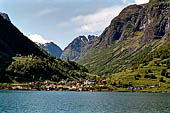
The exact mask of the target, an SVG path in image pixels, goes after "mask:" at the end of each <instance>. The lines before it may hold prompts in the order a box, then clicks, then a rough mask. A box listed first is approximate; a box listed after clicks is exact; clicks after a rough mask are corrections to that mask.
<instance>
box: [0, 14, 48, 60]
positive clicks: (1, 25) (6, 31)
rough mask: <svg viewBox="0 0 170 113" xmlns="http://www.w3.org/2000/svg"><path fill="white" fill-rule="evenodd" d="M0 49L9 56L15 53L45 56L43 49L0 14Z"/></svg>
mask: <svg viewBox="0 0 170 113" xmlns="http://www.w3.org/2000/svg"><path fill="white" fill-rule="evenodd" d="M0 51H2V52H5V53H6V54H8V55H10V56H15V55H16V54H22V55H31V54H35V55H37V56H43V57H46V56H47V53H46V52H45V51H44V50H41V49H40V48H39V47H38V46H37V45H36V44H35V43H34V42H32V41H30V40H29V39H28V38H27V37H25V36H24V35H23V34H22V33H21V32H20V31H19V30H18V29H17V28H16V27H15V26H14V25H13V24H12V23H11V22H9V21H8V20H6V19H4V17H2V16H0Z"/></svg>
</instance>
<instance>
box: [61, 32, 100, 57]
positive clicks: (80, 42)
mask: <svg viewBox="0 0 170 113" xmlns="http://www.w3.org/2000/svg"><path fill="white" fill-rule="evenodd" d="M95 38H97V36H95V35H83V36H79V37H77V38H75V39H74V40H73V41H72V42H71V43H70V44H69V45H68V46H67V47H66V48H65V49H64V51H63V53H62V55H61V57H60V58H61V59H63V60H67V59H69V60H77V59H78V58H79V57H80V56H83V55H84V54H85V53H86V51H88V50H89V49H90V48H85V47H86V45H88V44H89V43H91V42H92V41H93V40H94V39H95Z"/></svg>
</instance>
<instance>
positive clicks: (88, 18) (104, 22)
mask: <svg viewBox="0 0 170 113" xmlns="http://www.w3.org/2000/svg"><path fill="white" fill-rule="evenodd" d="M123 8H124V7H123V6H112V7H110V8H104V9H102V10H100V11H98V12H96V13H93V14H89V15H80V16H77V17H74V18H72V19H71V22H73V23H75V24H77V25H79V26H80V27H79V28H78V29H77V31H79V32H91V33H95V32H98V31H100V32H101V31H103V30H104V28H106V27H107V26H108V25H109V24H110V22H111V20H112V19H113V18H114V17H116V16H117V15H118V14H119V13H120V12H121V11H122V9H123Z"/></svg>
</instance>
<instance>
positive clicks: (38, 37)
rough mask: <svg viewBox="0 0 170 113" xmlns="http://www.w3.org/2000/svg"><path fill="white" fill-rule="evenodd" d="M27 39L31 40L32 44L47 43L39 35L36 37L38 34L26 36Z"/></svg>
mask: <svg viewBox="0 0 170 113" xmlns="http://www.w3.org/2000/svg"><path fill="white" fill-rule="evenodd" d="M28 38H29V39H30V40H32V41H33V42H38V43H42V44H45V43H47V42H49V41H47V40H45V39H44V38H43V37H42V36H41V35H38V34H30V35H29V36H28Z"/></svg>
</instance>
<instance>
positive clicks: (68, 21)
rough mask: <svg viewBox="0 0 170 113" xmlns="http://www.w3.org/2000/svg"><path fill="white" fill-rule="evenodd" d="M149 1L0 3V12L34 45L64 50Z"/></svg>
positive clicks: (14, 0)
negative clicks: (51, 43) (123, 12)
mask: <svg viewBox="0 0 170 113" xmlns="http://www.w3.org/2000/svg"><path fill="white" fill-rule="evenodd" d="M148 1H149V0H0V12H5V13H7V14H8V15H9V17H10V19H11V21H12V23H13V24H14V25H15V26H16V27H18V28H19V29H20V31H21V32H23V33H24V34H25V35H26V36H29V38H30V39H32V40H33V41H36V42H41V43H45V42H48V41H54V42H55V43H56V44H57V45H59V46H60V47H61V48H62V49H64V48H65V47H66V46H67V45H68V44H69V43H70V42H71V41H72V40H73V39H74V38H76V37H77V36H79V35H88V34H97V35H100V34H101V33H102V31H103V30H104V29H105V28H106V27H107V26H108V25H109V24H110V21H111V20H112V19H113V18H114V17H115V16H117V15H118V14H119V12H120V11H121V10H122V9H123V8H125V7H126V6H128V5H129V4H134V3H136V4H141V3H146V2H148Z"/></svg>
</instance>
